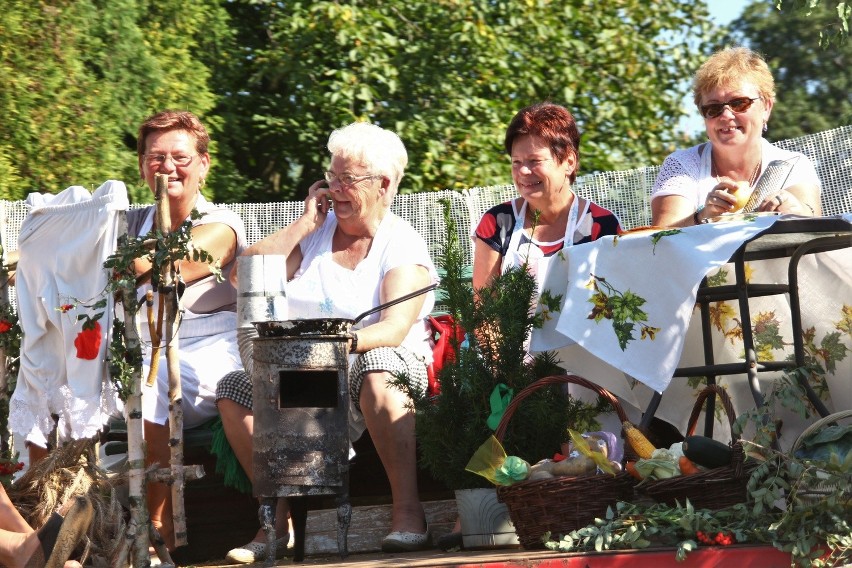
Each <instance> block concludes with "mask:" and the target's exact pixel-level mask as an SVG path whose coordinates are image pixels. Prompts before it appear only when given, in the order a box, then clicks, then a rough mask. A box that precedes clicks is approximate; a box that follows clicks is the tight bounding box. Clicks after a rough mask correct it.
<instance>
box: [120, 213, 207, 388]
mask: <svg viewBox="0 0 852 568" xmlns="http://www.w3.org/2000/svg"><path fill="white" fill-rule="evenodd" d="M202 216H203V214H202V213H199V211H198V210H197V209H194V208H193V210H192V212H191V213H190V216H189V219H187V220H186V221H184V222H183V223H182V224H181V225H180V226H179V227H178V228H177V229H176V230H174V231H172V232H170V233H168V234H163V232H162V231H160V230H159V229H157V228H154V229H151V231H150V232H149V233H148V234H147V235H144V236H138V237H130V236H128V235H123V236H122V237H121V238H120V239H119V243H118V247H117V248H116V251H115V252H114V253H113V254H111V255H110V256H109V257H108V258H107V259H106V261H104V268H106V269H108V270H111V271H112V278H110V279H109V283H108V284H107V289H106V293H110V294H113V295H115V294H117V293H119V292H120V291H122V290H126V289H130V290H133V289H136V272H135V269H134V263H135V261H136V259H141V258H144V259H147V260H148V261H149V262H151V265H152V267H153V270H152V273H151V284H152V286H153V287H154V289H155V290H156V289H160V288H161V285H162V282H161V281H160V274H161V268H162V267H164V266H169V265H171V264H174V263H177V262H178V261H181V260H192V261H194V262H206V263H207V264H208V265H210V271H211V272H212V273H213V274H214V275H215V276H216V280H217V281H219V282H221V281H222V269H221V266H219V265H218V261H217V260H216V259H215V258H213V256H212V255H211V254H210V253H209V252H207V251H206V250H204V249H201V248H196V247H194V246H192V222H193V221H195V220H198V219H200V218H201V217H202ZM134 315H135V314H134ZM125 331H126V330H125V325H124V322H123V321H120V320H119V318H114V319H113V325H112V340H111V341H110V345H109V358H108V359H109V372H110V378H111V380H112V382H113V384H114V385H115V389H116V392H117V393H118V395H119V397H120V398H121V400H122V401H123V402H127V399H128V397H129V396H130V394H131V393H132V392H133V373H134V371H135V370H138V369H141V368H142V350H141V348H137V349H130V348H129V347H128V345H127V339H126V333H125Z"/></svg>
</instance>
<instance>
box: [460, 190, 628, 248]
mask: <svg viewBox="0 0 852 568" xmlns="http://www.w3.org/2000/svg"><path fill="white" fill-rule="evenodd" d="M514 227H515V212H514V210H513V209H512V202H511V201H507V202H505V203H501V204H500V205H495V206H494V207H492V208H491V209H489V210H488V211H486V212H485V214H484V215H483V216H482V219H480V221H479V225H477V227H476V237H477V238H478V239H481V240H482V241H483V242H485V243H486V244H487V245H488V246H490V247H491V248H492V249H494V250H495V251H497V252H499V253H500V256H506V252H507V251H508V249H509V240H510V239H511V238H512V230H513V229H514ZM621 232H622V229H621V223H620V222H619V220H618V217H616V216H615V214H614V213H612V212H611V211H609V210H607V209H604V208H603V207H601V206H600V205H598V204H596V203H594V202H591V201H590V202H589V209H588V211H587V212H586V214H585V215H582V216H581V218H580V219H578V224H577V228H576V230H575V231H574V244H575V245H580V244H583V243H590V242H592V241H594V240H597V239H599V238H600V237H602V236H604V235H617V234H619V233H621ZM563 240H564V239H560V240H559V241H556V242H550V243H540V242H537V241H532V242H533V244H534V245H535V246H537V247H538V248H540V249H541V251H542V252H543V253H544V256H551V255H553V254H555V253H557V252H559V251H560V250H562V245H563ZM528 242H530V238H529V236H527V234H526V233H523V234H522V235H521V241H520V244H521V245H523V244H525V243H528Z"/></svg>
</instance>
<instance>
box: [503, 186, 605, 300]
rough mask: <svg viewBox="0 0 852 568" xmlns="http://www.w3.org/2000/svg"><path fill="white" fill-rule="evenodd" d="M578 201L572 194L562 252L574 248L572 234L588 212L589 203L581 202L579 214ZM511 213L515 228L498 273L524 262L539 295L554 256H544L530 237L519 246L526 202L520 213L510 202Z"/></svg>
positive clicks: (513, 202)
mask: <svg viewBox="0 0 852 568" xmlns="http://www.w3.org/2000/svg"><path fill="white" fill-rule="evenodd" d="M579 200H580V198H579V196H577V195H576V194H574V200H573V201H572V202H571V208H570V209H569V210H568V221H567V223H566V225H565V238H564V239H563V240H562V248H563V250H564V249H566V248H568V247H571V246H574V232H575V231H576V229H577V227H578V226H579V222H580V221H581V220H582V218H583V217H584V216H585V215H586V213H587V212H588V211H589V201H588V200H583V201H584V204H583V211H582V213H580V205H579ZM512 211H514V213H515V226H514V227H513V228H512V236H511V237H510V238H509V248H508V250H507V251H506V255H505V256H504V257H503V262H502V264H501V265H500V271H501V272H506V270H508V269H509V267H512V266H521V265H523V263H524V262H526V263H527V266H528V267H529V271H530V274H532V275H533V277H534V278H535V282H536V289H537V290H538V291H539V293H540V292H541V289H542V286H543V285H544V281H545V276H546V275H547V270H548V267H549V266H550V260H551V259H552V258H553V257H554V256H556V255H550V256H544V252H542V250H541V249H540V248H538V247H537V246H536V245H535V244H534V243H533V242H532V237H530V242H528V243H525V244H523V245H521V244H520V243H521V235H522V234H523V232H524V220H525V219H526V214H527V202H526V200H524V202H523V205H521V210H520V211H518V210H517V208H516V205H515V200H512Z"/></svg>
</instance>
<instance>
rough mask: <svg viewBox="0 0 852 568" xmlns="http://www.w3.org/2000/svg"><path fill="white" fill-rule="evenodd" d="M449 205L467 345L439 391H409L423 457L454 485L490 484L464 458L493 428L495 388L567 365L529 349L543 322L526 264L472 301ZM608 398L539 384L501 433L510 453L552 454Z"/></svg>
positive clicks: (590, 425)
mask: <svg viewBox="0 0 852 568" xmlns="http://www.w3.org/2000/svg"><path fill="white" fill-rule="evenodd" d="M444 206H445V218H446V220H447V227H448V242H447V246H446V247H445V249H444V251H445V252H444V254H443V256H442V257H441V259H440V265H441V267H442V268H443V270H444V271H445V277H444V278H443V279H442V287H443V288H444V290H445V291H446V294H447V300H446V305H447V307H448V310H449V312H450V313H451V314H452V315H453V316H454V317H455V319H456V321H457V322H459V323H460V324H461V325H462V327H463V328H464V329H465V330H468V331H469V332H472V333H468V334H467V341H468V343H469V345H467V346H466V347H461V346H459V345H454V349H455V350H456V352H457V357H456V360H455V361H454V362H453V363H449V364H447V365H445V366H444V367H443V369H442V370H441V373H440V377H439V379H440V384H441V393H440V394H439V395H438V396H436V397H434V398H426V397H425V396H423V393H409V394H411V395H412V398H413V400H414V406H415V409H416V411H417V439H418V443H419V445H420V450H421V451H420V455H421V461H422V463H423V465H424V466H425V467H426V468H428V469H429V471H430V472H431V473H432V475H433V476H434V477H435V479H437V480H439V481H441V482H442V483H444V484H445V485H446V486H447V487H449V488H452V489H467V488H472V487H486V486H488V483H487V481H486V480H485V479H483V478H482V477H480V476H478V475H475V474H472V473H470V472H467V471H465V466H466V465H467V463H468V461H469V460H470V458H471V457H472V456H473V454H474V452H475V451H476V449H477V448H479V446H480V445H481V444H482V443H483V442H485V441H486V440H487V439H488V437H489V436H491V435H492V431H491V429H489V428H488V426H487V424H486V420H487V419H488V417H489V415H490V414H491V406H490V396H491V393H492V391H493V390H494V388H495V387H496V386H497V385H498V384H501V383H502V384H504V385H506V386H508V387H509V388H510V389H512V390H513V392H514V393H515V394H517V393H518V392H520V391H521V390H522V389H523V388H524V387H526V386H527V385H529V384H531V383H532V382H534V381H535V380H536V379H538V378H541V377H545V376H549V375H553V374H558V373H560V372H561V370H560V369H559V367H558V364H559V362H558V361H557V360H556V359H555V358H554V357H553V355H552V354H549V353H543V354H540V355H537V356H536V357H535V358H530V357H529V356H527V355H526V351H525V348H524V344H525V340H526V338H527V336H528V335H529V333H530V331H531V330H532V329H533V327H535V326H537V325H540V322H539V321H538V320H539V319H540V316H536V315H535V314H534V313H532V310H530V306H531V305H532V302H533V301H534V298H535V293H536V286H535V279H534V278H533V277H532V276H531V275H530V274H529V272H528V271H527V270H526V268H525V267H516V268H513V269H510V270H508V271H506V272H505V273H503V274H501V275H499V276H498V277H496V278H494V279H493V280H492V281H491V282H490V283H489V284H488V285H487V286H485V287H484V288H482V290H480V292H479V300H478V301H477V302H476V304H474V300H473V291H472V289H471V286H470V282H469V279H468V278H467V277H466V274H467V270H466V267H465V266H464V255H463V253H462V251H461V249H460V246H459V241H458V235H457V232H456V230H455V226H454V223H453V221H452V219H451V218H450V216H449V205H448V204H447V203H445V204H444ZM602 405H603V403H601V404H599V405H598V406H589V405H586V404H584V403H582V402H581V401H577V400H575V399H573V398H571V397H569V396H568V395H567V394H566V393H564V392H563V391H562V389H560V388H558V387H551V388H543V389H540V390H539V391H537V392H536V393H534V394H532V395H531V396H530V397H529V398H527V399H526V400H524V403H523V404H521V405H519V406H518V409H517V410H516V412H515V413H514V414H513V415H512V418H511V420H510V422H509V427H508V429H507V431H506V435H505V437H504V439H503V445H504V448H505V450H506V453H507V454H508V455H514V456H519V457H521V458H523V459H525V460H527V461H528V462H530V463H535V462H537V461H539V460H540V459H542V458H545V457H551V456H552V455H553V454H554V453H555V452H557V451H559V449H560V444H561V443H562V442H563V441H566V440H567V428H568V426H569V425H570V426H571V427H572V428H574V429H575V430H579V431H584V430H594V429H596V428H597V427H598V426H597V423H596V422H595V417H596V416H597V415H598V414H599V413H600V412H601V411H603V410H605V409H604V408H603V406H602ZM606 410H609V409H606Z"/></svg>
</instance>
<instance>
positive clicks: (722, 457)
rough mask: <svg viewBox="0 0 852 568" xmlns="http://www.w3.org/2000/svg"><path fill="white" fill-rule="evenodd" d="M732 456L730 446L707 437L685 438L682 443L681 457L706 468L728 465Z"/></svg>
mask: <svg viewBox="0 0 852 568" xmlns="http://www.w3.org/2000/svg"><path fill="white" fill-rule="evenodd" d="M733 454H734V451H733V450H732V449H731V448H730V446H728V445H727V444H723V443H722V442H719V441H718V440H714V439H713V438H708V437H707V436H687V437H686V439H685V440H684V441H683V455H685V456H686V457H688V458H689V459H690V460H691V461H692V462H694V463H697V464H699V465H703V466H704V467H707V468H711V469H712V468H714V467H722V466H723V465H728V464H730V463H731V458H732V457H733Z"/></svg>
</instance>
